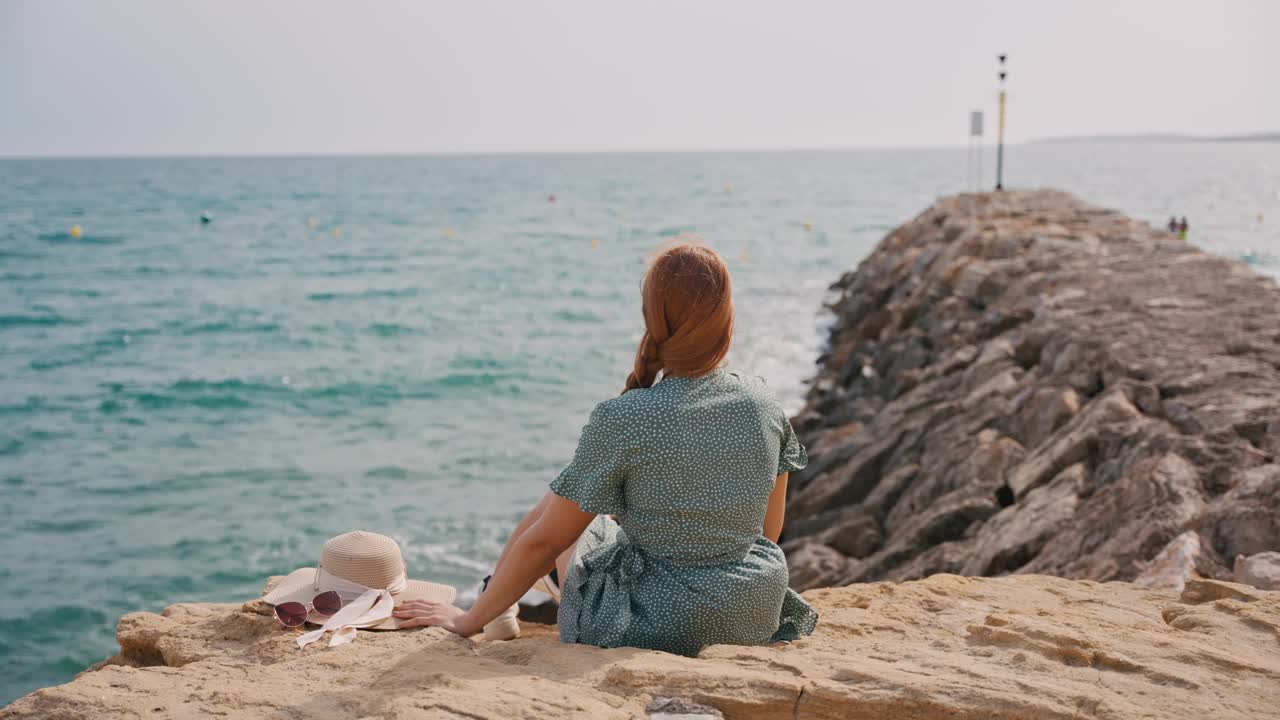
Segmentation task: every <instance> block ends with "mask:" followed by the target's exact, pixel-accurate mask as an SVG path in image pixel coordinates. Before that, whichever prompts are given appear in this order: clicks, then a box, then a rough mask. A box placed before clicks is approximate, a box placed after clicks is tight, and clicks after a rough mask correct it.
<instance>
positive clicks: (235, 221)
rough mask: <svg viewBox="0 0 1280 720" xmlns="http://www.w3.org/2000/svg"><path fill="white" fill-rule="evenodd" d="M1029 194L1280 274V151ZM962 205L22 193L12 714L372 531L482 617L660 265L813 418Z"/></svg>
mask: <svg viewBox="0 0 1280 720" xmlns="http://www.w3.org/2000/svg"><path fill="white" fill-rule="evenodd" d="M1008 161H1009V162H1008V167H1009V170H1010V175H1009V179H1010V183H1009V184H1010V185H1016V186H1039V185H1053V186H1059V187H1065V188H1067V189H1071V190H1073V191H1075V192H1077V193H1079V194H1081V195H1083V196H1085V197H1086V198H1088V199H1091V200H1093V201H1095V202H1099V203H1102V204H1106V205H1110V206H1113V207H1118V208H1121V209H1123V210H1125V211H1127V212H1129V213H1131V214H1133V215H1135V216H1137V217H1140V218H1143V219H1147V220H1152V221H1155V222H1158V223H1160V224H1163V222H1164V220H1165V219H1166V218H1167V216H1168V214H1169V213H1170V212H1175V211H1176V212H1178V213H1179V214H1183V213H1185V214H1187V215H1188V216H1189V219H1190V221H1191V224H1192V239H1193V240H1194V241H1196V242H1199V243H1201V244H1203V245H1204V246H1205V247H1208V248H1210V249H1212V250H1214V251H1216V252H1221V253H1224V254H1227V255H1231V256H1234V257H1241V258H1245V259H1247V260H1248V261H1249V262H1251V263H1253V264H1254V265H1256V266H1257V267H1259V268H1260V269H1261V270H1263V271H1264V272H1270V273H1273V274H1275V273H1277V272H1280V269H1278V268H1277V265H1278V264H1280V145H1168V146H1164V145H1159V146H1158V145H1105V146H1079V145H1071V146H1064V145H1057V146H1049V145H1045V146H1030V147H1025V148H1014V149H1012V150H1011V152H1010V153H1009V157H1008ZM987 166H988V168H990V167H991V163H990V160H989V159H988V165H987ZM962 189H964V151H963V150H920V151H875V152H847V153H742V154H669V155H668V154H658V155H583V156H510V157H379V158H296V159H159V160H45V161H25V160H9V161H0V500H2V502H0V585H2V586H3V589H4V591H3V593H0V704H2V703H4V702H7V701H9V700H12V699H13V698H15V697H17V696H18V695H20V694H22V693H24V692H26V691H28V690H30V689H32V688H35V687H38V686H43V685H48V684H52V683H58V682H63V681H66V680H68V679H70V678H71V677H72V675H73V674H74V673H75V672H77V671H78V670H80V669H82V668H83V667H85V666H86V665H88V664H90V663H92V662H95V661H97V660H100V659H102V658H104V657H106V656H108V655H110V654H112V653H113V652H114V650H115V643H114V634H113V629H114V624H115V621H116V619H117V618H118V617H119V616H120V615H121V614H123V613H125V612H129V611H132V610H140V609H147V610H159V609H161V608H163V607H164V606H165V605H168V604H170V603H174V602H181V601H239V600H243V599H247V598H250V597H254V596H256V594H257V591H258V589H259V588H260V587H261V584H262V581H263V579H264V578H265V577H266V576H267V575H270V574H274V573H282V572H286V571H288V570H290V569H292V568H294V567H297V566H300V565H304V564H311V563H312V562H314V559H315V557H316V555H317V553H318V551H319V546H320V544H321V543H322V542H323V541H324V539H325V538H327V537H328V536H330V535H333V534H337V533H339V532H343V531H346V530H350V529H354V528H366V529H372V530H378V531H382V532H386V533H388V534H390V535H392V536H394V537H395V538H397V539H398V540H399V541H400V542H401V544H402V545H403V547H404V550H405V553H406V556H407V559H408V563H409V567H410V570H411V573H412V575H414V576H415V577H422V578H428V579H433V580H438V581H444V582H450V583H455V584H459V585H470V584H471V583H472V582H473V581H474V580H475V579H476V578H477V577H478V576H479V575H481V574H483V573H484V572H485V571H486V569H487V568H488V567H489V564H490V563H491V562H492V560H493V559H494V558H495V557H496V556H497V553H498V552H499V550H500V548H501V542H502V540H503V539H504V537H505V533H506V532H507V530H508V529H509V528H510V526H511V525H512V524H513V523H514V522H515V520H516V519H518V517H519V515H520V513H521V512H522V511H523V510H524V509H525V508H527V507H528V505H529V504H531V503H532V501H533V500H534V499H535V498H536V497H537V496H538V495H539V494H540V493H541V492H542V491H543V488H544V487H545V485H546V483H547V482H548V481H549V480H550V479H551V478H552V477H554V475H555V473H556V472H557V471H558V470H559V469H560V467H561V466H562V465H563V464H564V463H565V462H566V461H567V460H568V458H569V457H570V455H571V454H572V451H573V447H574V444H575V442H576V439H577V433H578V430H579V428H580V427H581V425H582V423H583V422H584V421H585V419H586V416H587V414H588V412H589V411H590V409H591V407H592V406H593V405H594V404H595V403H596V402H598V401H600V400H602V399H604V398H606V397H609V396H611V395H612V394H614V393H616V392H617V391H618V390H619V388H620V387H621V384H622V381H623V378H624V377H625V375H626V372H627V370H628V367H629V363H630V359H631V353H632V351H633V349H634V343H635V341H636V340H637V339H638V337H639V334H640V330H641V325H640V318H639V310H638V302H637V301H638V284H639V280H640V273H641V271H642V268H643V258H644V256H645V254H646V253H647V252H649V251H650V250H652V249H653V248H654V247H655V245H656V244H657V243H658V242H659V240H660V239H661V238H664V237H667V236H670V235H673V234H676V233H680V232H687V231H696V232H699V233H702V234H703V235H704V236H705V237H706V239H707V240H708V241H709V242H710V243H711V244H712V245H713V246H714V247H716V248H718V249H719V250H720V251H721V252H722V253H723V254H724V256H725V257H726V258H727V259H728V260H729V262H730V265H731V268H732V270H733V273H734V281H735V285H736V287H735V290H736V294H737V301H738V305H739V325H738V334H737V338H736V346H735V348H734V350H733V353H732V355H731V362H732V363H733V365H734V366H736V367H737V368H740V369H743V370H747V371H750V372H753V373H757V374H762V375H765V376H766V377H768V378H769V379H770V382H771V384H772V385H773V386H774V387H775V388H776V389H777V391H778V393H779V394H780V395H781V396H782V398H783V400H784V402H785V403H786V404H787V406H788V407H789V408H791V409H797V408H798V407H799V405H800V400H801V398H802V395H803V391H804V385H803V382H804V380H805V378H806V377H807V376H808V375H809V373H810V370H811V367H812V362H813V358H814V357H815V355H816V354H817V352H818V350H819V347H820V344H821V342H822V340H823V334H824V331H823V328H824V327H825V324H826V322H827V318H826V317H825V316H824V314H823V313H822V309H821V304H822V301H823V299H824V297H825V295H826V292H827V286H828V285H829V284H830V283H831V282H832V281H833V280H835V279H836V278H837V277H838V276H839V275H840V274H841V273H842V272H844V271H845V270H847V269H848V268H850V267H852V266H853V265H854V264H855V263H856V262H857V261H858V259H859V258H861V257H862V256H863V255H865V254H866V253H867V252H868V251H869V250H870V249H871V247H872V246H873V245H874V244H875V243H876V242H877V241H878V240H879V239H880V238H881V237H882V236H883V235H884V234H885V233H886V232H887V231H888V230H889V229H890V228H891V227H893V226H895V225H897V224H898V223H900V222H902V221H904V220H906V219H907V218H909V217H911V216H912V215H914V214H915V213H917V212H918V211H919V210H921V209H922V208H923V207H924V206H925V205H927V204H928V203H929V202H930V201H931V200H932V199H934V198H935V197H936V196H938V195H940V194H945V193H950V192H955V191H959V190H962ZM550 194H554V195H555V198H556V201H555V202H554V203H553V202H548V195H550ZM205 211H207V212H209V213H211V214H212V215H213V218H214V219H213V222H212V223H211V224H208V225H202V224H201V223H200V222H199V217H200V214H201V213H202V212H205ZM1258 213H1262V214H1263V219H1262V220H1261V221H1259V220H1258V217H1257V216H1258ZM309 219H311V220H313V221H314V227H309V225H308V220H309ZM806 223H808V224H809V225H810V227H811V229H806V227H805V224H806ZM75 225H79V226H81V228H82V234H81V235H80V237H73V236H72V235H71V233H70V232H69V230H70V228H71V227H72V226H75ZM335 229H340V231H341V232H340V233H335V232H334V230H335Z"/></svg>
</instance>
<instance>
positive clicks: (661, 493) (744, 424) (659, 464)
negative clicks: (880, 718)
mask: <svg viewBox="0 0 1280 720" xmlns="http://www.w3.org/2000/svg"><path fill="white" fill-rule="evenodd" d="M806 462H807V457H806V455H805V450H804V447H803V446H802V445H801V444H800V442H799V441H798V440H797V439H796V437H795V433H794V432H792V429H791V424H790V423H789V422H788V421H787V417H786V413H784V412H783V410H782V408H781V407H780V406H779V405H778V403H777V401H776V400H775V399H774V397H773V394H772V393H771V392H770V391H769V390H768V388H767V387H766V386H765V384H764V381H763V380H760V379H758V378H750V377H744V376H741V375H738V374H735V373H731V372H728V371H727V370H723V369H721V370H716V371H714V372H712V373H710V374H708V375H703V376H701V377H697V378H683V377H673V378H665V379H663V380H662V381H660V382H658V383H657V384H655V385H654V386H653V387H651V388H643V389H638V390H632V391H630V392H628V393H626V394H625V395H622V396H620V397H617V398H614V399H611V400H608V401H605V402H603V403H601V404H600V405H598V406H597V407H596V408H595V410H594V411H593V412H592V413H591V420H590V422H589V423H588V424H587V426H586V427H585V428H583V431H582V438H581V440H580V441H579V443H578V449H577V452H576V453H575V454H574V458H573V461H572V462H571V463H570V464H569V466H568V467H567V468H565V470H564V472H562V473H560V476H559V477H557V478H556V479H555V480H554V481H553V482H552V483H551V490H552V491H553V492H555V493H556V494H557V495H560V496H562V497H564V498H566V499H569V500H572V501H573V502H575V503H577V504H578V506H579V507H581V508H582V509H583V510H585V511H587V512H593V513H597V514H599V517H597V518H596V519H595V520H593V521H592V523H591V525H589V526H588V528H587V531H586V532H585V533H583V536H582V539H581V540H579V542H578V547H577V551H576V552H575V553H574V558H573V562H572V564H571V565H570V567H569V571H568V573H567V575H566V577H564V578H562V579H561V581H562V588H561V602H560V610H559V617H558V621H559V625H560V639H561V640H562V641H564V642H579V643H586V644H590V645H597V646H600V647H641V648H652V649H655V650H664V651H667V652H671V653H677V654H680V655H691V656H692V655H697V654H698V653H699V652H700V651H701V650H702V648H704V647H706V646H707V645H716V644H731V645H761V644H765V643H769V642H774V641H778V640H794V639H796V638H798V637H800V636H802V635H808V634H810V633H812V632H813V629H814V627H815V626H816V624H817V620H818V616H817V613H815V612H814V610H813V608H811V607H810V606H809V604H808V603H806V602H805V601H804V600H803V599H802V598H801V597H800V596H799V595H798V594H796V592H795V591H793V590H791V589H790V587H789V586H788V577H787V576H788V573H787V560H786V557H785V556H784V555H783V553H782V550H781V548H779V547H778V546H777V545H775V544H774V543H772V542H770V541H769V540H768V539H767V538H765V537H764V536H763V534H762V532H763V528H764V518H765V511H766V509H767V508H768V504H769V495H770V493H771V492H772V491H773V488H774V481H775V478H776V477H777V475H779V474H781V473H784V472H790V471H793V470H798V469H800V468H802V467H804V466H805V463H806ZM610 516H612V517H610ZM615 518H616V521H615Z"/></svg>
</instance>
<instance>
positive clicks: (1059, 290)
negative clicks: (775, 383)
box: [784, 191, 1280, 588]
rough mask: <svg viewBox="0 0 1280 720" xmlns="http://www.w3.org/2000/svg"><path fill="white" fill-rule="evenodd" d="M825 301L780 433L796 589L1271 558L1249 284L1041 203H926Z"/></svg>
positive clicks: (1276, 360)
mask: <svg viewBox="0 0 1280 720" xmlns="http://www.w3.org/2000/svg"><path fill="white" fill-rule="evenodd" d="M834 289H835V290H836V291H838V293H839V298H838V299H837V300H836V301H835V302H834V305H833V309H834V311H835V324H834V326H833V328H832V332H831V344H830V350H829V352H827V353H826V354H825V355H824V357H822V358H821V359H820V367H819V371H818V375H817V378H816V380H815V382H814V383H813V386H812V387H811V389H810V393H809V397H808V402H807V407H806V408H805V410H804V411H803V412H802V413H801V414H800V416H799V417H797V418H796V420H795V423H796V425H797V431H798V432H799V434H800V435H801V437H802V439H803V440H804V441H805V443H806V445H808V447H809V453H810V458H811V462H810V464H809V467H808V468H806V469H805V470H803V471H801V472H799V473H796V474H795V476H794V477H793V478H792V481H791V489H790V497H789V500H788V518H787V531H786V534H785V536H784V540H785V543H784V547H785V548H786V549H787V550H788V557H789V559H790V562H791V567H792V573H793V575H792V581H793V583H794V584H795V585H797V586H798V587H801V588H805V587H821V586H828V585H844V584H849V583H855V582H867V581H873V580H908V579H913V578H920V577H925V576H927V575H929V574H931V573H938V572H947V573H960V574H964V575H980V576H983V575H985V576H998V575H1004V574H1008V573H1045V574H1053V575H1060V576H1064V577H1071V578H1085V579H1092V580H1133V579H1135V578H1138V577H1139V576H1143V577H1144V578H1146V580H1147V581H1149V582H1156V583H1161V582H1163V583H1165V584H1166V585H1168V586H1171V587H1178V584H1179V583H1180V582H1182V581H1183V580H1185V579H1186V578H1188V577H1192V578H1194V577H1199V576H1203V577H1210V578H1219V579H1230V578H1231V577H1232V570H1231V566H1232V564H1233V562H1234V560H1235V558H1236V556H1237V555H1246V556H1250V555H1254V554H1257V553H1261V552H1266V551H1276V550H1280V464H1278V462H1280V461H1278V460H1277V457H1278V456H1280V287H1277V286H1276V284H1275V283H1274V282H1273V281H1272V280H1270V279H1269V278H1266V277H1263V276H1261V275H1258V274H1256V273H1254V272H1253V271H1252V270H1250V269H1248V268H1247V267H1246V266H1244V265H1243V264H1241V263H1237V262H1234V261H1231V260H1227V259H1223V258H1219V257H1216V256H1213V255H1209V254H1206V253H1204V252H1201V251H1199V250H1197V249H1196V248H1194V247H1192V246H1190V245H1188V244H1187V243H1185V242H1181V241H1178V240H1177V239H1176V238H1174V237H1173V236H1172V235H1169V234H1168V233H1165V232H1162V231H1157V230H1154V229H1152V228H1150V227H1148V226H1146V225H1144V224H1141V223H1138V222H1136V221H1134V220H1131V219H1128V218H1126V217H1124V216H1123V215H1120V214H1118V213H1115V212H1112V211H1108V210H1103V209H1101V208H1097V207H1093V206H1090V205H1087V204H1085V203H1082V202H1080V201H1078V200H1076V199H1074V198H1072V197H1071V196H1069V195H1066V194H1063V193H1059V192H1051V191H1039V192H1006V193H999V194H987V195H964V196H957V197H952V198H947V199H944V200H941V201H940V202H938V203H937V204H936V205H935V206H934V207H932V208H930V209H929V210H927V211H925V212H924V213H923V214H921V215H920V216H918V217H917V218H915V219H914V220H912V221H911V222H909V223H908V224H906V225H903V226H902V227H900V228H898V229H896V230H894V231H893V232H892V233H890V234H889V235H888V236H887V237H886V238H885V239H884V240H883V241H882V242H881V243H880V245H879V247H878V248H877V249H876V250H875V252H874V253H872V254H871V255H870V256H869V257H868V258H867V259H866V260H865V261H863V262H862V264H861V265H860V266H859V267H858V268H857V269H856V271H854V272H851V273H849V274H847V275H845V276H844V277H843V278H842V279H841V280H840V281H839V282H838V283H837V284H836V285H835V286H834ZM1188 531H1190V532H1192V533H1193V534H1195V535H1197V536H1198V538H1197V541H1196V542H1190V541H1189V540H1188V539H1185V538H1184V540H1183V541H1182V542H1181V543H1180V545H1179V546H1178V547H1176V548H1173V549H1170V550H1169V552H1168V553H1167V554H1166V555H1165V556H1164V557H1163V558H1162V560H1161V562H1162V563H1164V565H1163V566H1162V567H1163V569H1162V568H1160V567H1153V563H1155V561H1156V558H1157V556H1158V555H1160V554H1161V553H1162V551H1163V550H1165V549H1166V548H1167V547H1168V546H1169V545H1170V543H1172V542H1173V541H1174V540H1175V538H1178V537H1179V536H1180V535H1182V534H1183V533H1186V532H1188ZM1161 578H1163V580H1162V579H1161Z"/></svg>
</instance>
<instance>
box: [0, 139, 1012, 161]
mask: <svg viewBox="0 0 1280 720" xmlns="http://www.w3.org/2000/svg"><path fill="white" fill-rule="evenodd" d="M986 144H987V143H984V146H985V145H986ZM989 144H990V145H991V146H992V147H995V143H994V141H993V142H991V143H989ZM1025 144H1027V141H1023V142H1018V143H1012V142H1005V145H1025ZM964 148H965V145H963V144H957V145H893V146H884V147H855V146H827V147H821V146H815V147H758V148H752V147H742V148H732V147H730V148H630V149H626V148H613V149H581V150H386V151H381V150H373V151H351V152H346V151H332V152H330V151H298V152H290V151H286V152H273V151H267V152H260V153H259V152H227V153H217V152H213V153H198V152H197V153H181V152H175V153H138V154H125V153H103V154H66V155H57V154H49V155H5V154H0V161H3V160H218V159H258V158H261V159H305V158H344V157H349V158H370V157H515V156H530V155H679V154H713V153H716V154H718V153H723V154H728V153H788V152H796V153H802V152H830V153H842V152H882V151H895V150H962V149H964Z"/></svg>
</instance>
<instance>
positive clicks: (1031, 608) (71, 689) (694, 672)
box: [0, 575, 1280, 720]
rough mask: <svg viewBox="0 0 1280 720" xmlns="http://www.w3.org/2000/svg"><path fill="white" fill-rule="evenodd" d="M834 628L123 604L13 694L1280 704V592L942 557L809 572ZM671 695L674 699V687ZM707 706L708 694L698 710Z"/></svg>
mask: <svg viewBox="0 0 1280 720" xmlns="http://www.w3.org/2000/svg"><path fill="white" fill-rule="evenodd" d="M806 597H807V598H808V599H809V601H810V602H812V603H813V604H814V606H815V607H816V608H817V609H818V611H819V612H820V613H821V616H822V620H821V622H820V623H819V625H818V631H817V632H816V633H815V634H814V635H813V636H812V637H809V638H805V639H804V640H801V641H799V642H796V643H794V644H791V645H780V646H773V647H732V646H715V647H711V648H708V649H707V650H705V651H704V652H703V654H702V656H701V657H699V658H696V659H695V658H685V657H679V656H675V655H667V654H665V653H659V652H654V651H647V650H635V649H625V648H624V649H615V650H601V649H599V648H593V647H588V646H584V645H564V644H561V643H560V642H558V641H557V640H556V639H555V636H554V634H553V630H552V629H551V628H548V627H546V626H539V625H534V626H527V627H526V630H527V634H526V636H524V637H522V638H520V639H518V640H515V641H511V642H505V643H503V642H493V643H491V642H484V641H482V640H480V641H470V640H462V639H460V638H457V637H455V636H452V635H450V634H448V633H447V632H445V631H443V630H438V629H429V630H416V631H405V632H382V633H373V632H362V633H361V634H360V637H359V639H358V640H357V641H356V642H355V643H353V644H351V645H346V646H341V647H338V648H332V649H330V648H324V647H321V646H319V645H313V646H312V647H310V648H308V649H307V650H305V651H299V650H298V649H297V648H296V646H295V645H294V643H293V638H294V636H295V635H296V633H297V631H294V630H286V629H283V628H282V627H280V626H279V625H278V624H277V623H276V622H275V620H274V619H272V618H271V617H270V615H269V614H268V613H269V612H270V611H269V609H267V608H266V607H264V606H261V605H260V603H257V602H254V603H249V604H246V605H244V606H239V605H174V606H172V607H170V608H169V609H168V610H166V611H165V613H164V614H163V615H155V614H151V613H135V614H132V615H128V616H126V617H125V618H123V619H122V620H121V621H120V627H119V631H118V634H119V640H120V646H121V648H122V653H121V655H120V656H119V657H117V658H114V659H113V660H112V661H109V662H108V663H106V664H104V665H103V666H102V667H100V668H98V669H94V670H91V671H89V672H86V673H83V674H82V675H80V676H79V677H78V678H76V679H75V680H74V681H72V682H71V683H68V684H66V685H62V686H58V687H53V688H46V689H44V690H39V691H37V692H34V693H32V694H30V695H28V696H26V697H24V698H22V699H20V700H18V701H17V702H15V703H14V704H12V705H10V706H9V707H8V708H6V709H4V710H0V718H2V719H3V720H18V719H19V718H43V719H57V718H84V717H93V718H101V719H104V720H112V719H116V718H120V719H123V718H188V717H205V716H215V715H216V716H223V717H250V718H257V717H263V718H281V719H283V718H299V719H300V718H317V719H319V718H326V719H327V718H342V717H348V718H402V719H406V720H408V719H412V718H473V719H474V718H498V719H501V720H510V718H514V717H522V718H543V717H547V718H593V719H594V718H644V717H646V715H647V714H648V713H650V712H652V713H653V714H654V715H655V716H659V717H660V716H661V714H662V713H664V712H665V713H668V716H670V714H672V713H671V711H672V710H680V709H681V708H683V709H686V710H687V709H696V708H697V707H698V705H702V706H706V707H709V708H712V709H714V710H715V711H718V712H720V713H722V714H723V715H724V717H726V718H734V719H736V718H751V719H754V718H761V719H763V718H830V719H833V720H834V719H837V718H839V719H841V720H858V719H868V720H869V719H871V718H890V717H891V718H898V719H901V720H912V719H915V720H927V719H930V718H949V719H951V720H965V719H971V720H978V719H981V720H1013V719H1023V718H1025V719H1027V720H1032V719H1034V720H1055V719H1058V718H1061V719H1063V720H1065V719H1066V718H1175V719H1176V718H1205V717H1222V718H1228V717H1229V718H1265V717H1274V716H1275V715H1274V711H1275V708H1276V707H1280V593H1276V592H1266V591H1261V590H1256V589H1253V588H1249V587H1247V586H1243V585H1234V584H1230V583H1224V582H1218V581H1211V580H1195V579H1192V580H1189V581H1188V582H1187V587H1186V589H1185V590H1184V591H1183V593H1182V595H1181V597H1179V596H1178V595H1177V594H1175V593H1173V592H1172V591H1168V590H1149V589H1144V588H1140V587H1138V586H1135V585H1132V584H1128V583H1105V584H1100V583H1095V582H1087V581H1073V580H1063V579H1060V578H1053V577H1044V576H1017V577H1006V578H969V577H960V576H955V575H935V576H933V577H930V578H928V579H926V580H920V581H915V582H908V583H901V584H896V583H891V582H884V583H873V584H867V585H859V586H852V587H843V588H831V589H825V590H814V591H810V592H809V593H807V594H806ZM663 698H674V699H677V701H676V702H674V703H672V702H671V701H669V700H663ZM703 714H704V715H706V714H708V713H705V712H704V713H703Z"/></svg>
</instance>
